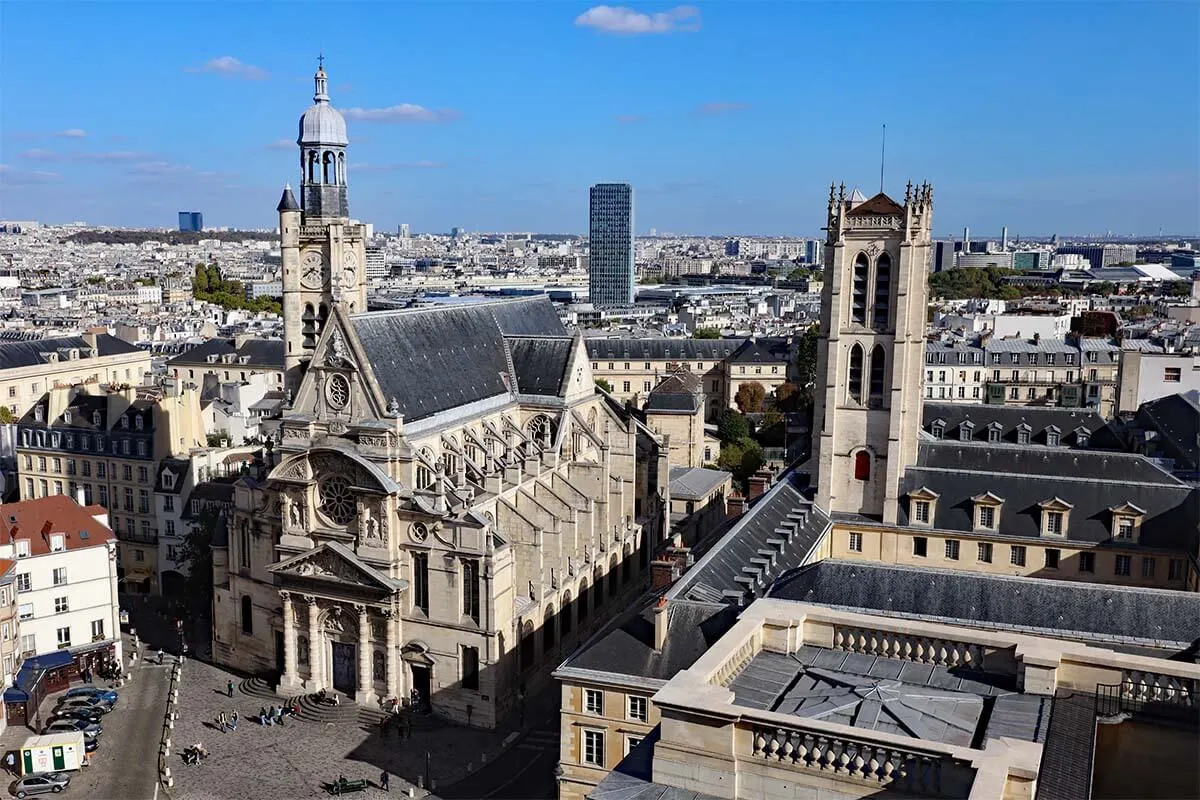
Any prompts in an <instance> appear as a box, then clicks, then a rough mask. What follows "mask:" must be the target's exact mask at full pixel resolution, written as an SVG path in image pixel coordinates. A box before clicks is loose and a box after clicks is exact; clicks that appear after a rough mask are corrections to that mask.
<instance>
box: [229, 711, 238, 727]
mask: <svg viewBox="0 0 1200 800" xmlns="http://www.w3.org/2000/svg"><path fill="white" fill-rule="evenodd" d="M229 721H230V723H231V725H232V727H233V729H234V730H235V731H236V730H237V724H238V713H237V710H236V709H235V710H234V712H233V714H231V715H230V717H229Z"/></svg>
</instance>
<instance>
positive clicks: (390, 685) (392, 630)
mask: <svg viewBox="0 0 1200 800" xmlns="http://www.w3.org/2000/svg"><path fill="white" fill-rule="evenodd" d="M383 619H384V624H386V625H387V694H388V697H389V698H391V697H400V687H401V683H402V682H401V678H402V676H401V674H400V652H399V651H400V644H399V638H400V637H399V635H398V633H399V631H397V630H396V629H397V628H398V627H399V625H400V615H399V614H397V613H396V610H395V609H393V608H389V609H387V610H386V611H384V612H383Z"/></svg>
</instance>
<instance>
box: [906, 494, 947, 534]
mask: <svg viewBox="0 0 1200 800" xmlns="http://www.w3.org/2000/svg"><path fill="white" fill-rule="evenodd" d="M939 496H940V495H938V493H937V492H935V491H933V490H932V489H930V488H928V487H925V486H922V487H921V488H920V489H916V490H914V491H911V492H909V493H908V522H909V524H910V525H920V526H924V527H930V528H931V527H933V518H934V513H935V512H936V511H937V501H938V497H939Z"/></svg>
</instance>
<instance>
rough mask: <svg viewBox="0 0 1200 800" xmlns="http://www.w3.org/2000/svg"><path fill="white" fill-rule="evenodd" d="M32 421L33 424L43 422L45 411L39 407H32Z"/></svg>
mask: <svg viewBox="0 0 1200 800" xmlns="http://www.w3.org/2000/svg"><path fill="white" fill-rule="evenodd" d="M33 419H34V421H35V422H45V420H46V409H44V408H42V407H41V406H40V405H36V406H34V407H33Z"/></svg>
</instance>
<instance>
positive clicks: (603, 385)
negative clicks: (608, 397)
mask: <svg viewBox="0 0 1200 800" xmlns="http://www.w3.org/2000/svg"><path fill="white" fill-rule="evenodd" d="M595 381H596V385H597V386H599V387H600V388H601V389H603V390H604V391H606V392H608V393H609V394H612V390H613V388H612V384H611V383H609V382H608V381H606V380H604V378H596V379H595Z"/></svg>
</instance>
